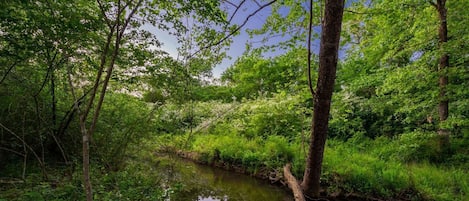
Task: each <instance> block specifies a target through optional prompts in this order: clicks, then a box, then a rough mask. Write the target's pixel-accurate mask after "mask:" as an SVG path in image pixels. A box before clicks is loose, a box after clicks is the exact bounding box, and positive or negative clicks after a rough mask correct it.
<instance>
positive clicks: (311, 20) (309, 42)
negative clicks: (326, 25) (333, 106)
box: [308, 0, 316, 97]
mask: <svg viewBox="0 0 469 201" xmlns="http://www.w3.org/2000/svg"><path fill="white" fill-rule="evenodd" d="M312 32H313V0H310V1H309V24H308V86H309V91H310V92H311V96H313V97H314V95H315V94H316V93H315V92H314V89H313V81H312V78H311V35H312Z"/></svg>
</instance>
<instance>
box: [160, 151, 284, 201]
mask: <svg viewBox="0 0 469 201" xmlns="http://www.w3.org/2000/svg"><path fill="white" fill-rule="evenodd" d="M159 160H160V161H161V162H160V165H159V168H158V170H157V171H160V172H161V173H162V175H161V176H162V178H163V181H164V182H163V188H165V189H167V191H169V194H168V195H171V197H169V196H168V197H167V199H166V200H171V201H292V200H293V199H292V198H291V196H290V194H289V193H288V192H286V191H285V189H282V188H280V187H277V186H273V185H270V184H269V183H268V182H265V181H261V180H258V179H255V178H252V177H249V176H246V175H243V174H238V173H234V172H229V171H225V170H222V169H219V168H212V167H209V166H204V165H199V164H195V163H193V162H190V161H187V160H182V159H180V158H177V157H172V156H160V158H159ZM171 192H173V193H171Z"/></svg>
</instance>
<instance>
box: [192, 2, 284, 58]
mask: <svg viewBox="0 0 469 201" xmlns="http://www.w3.org/2000/svg"><path fill="white" fill-rule="evenodd" d="M276 1H277V0H272V1H270V2H268V3H266V4H264V5H262V6H261V7H259V8H258V9H257V10H255V11H254V12H253V13H251V14H249V15H248V16H247V17H246V19H245V20H244V22H243V23H242V24H241V25H239V26H238V27H237V28H236V29H235V30H233V31H232V32H230V33H229V34H228V35H226V36H225V37H223V38H222V39H221V40H219V41H217V42H215V43H212V44H209V45H207V46H204V47H202V48H200V49H199V50H197V51H196V52H194V53H193V54H191V55H190V56H189V58H190V57H193V56H194V55H196V54H199V53H200V52H202V50H205V49H208V48H210V47H213V46H217V45H220V44H221V43H223V42H224V41H226V40H227V39H228V38H230V37H231V36H233V35H234V34H235V33H236V32H238V31H239V30H240V29H241V28H243V27H244V26H245V25H246V24H247V23H248V21H249V19H251V17H253V16H254V15H256V14H257V13H258V12H259V11H261V10H262V9H264V8H266V7H267V6H270V5H272V4H273V3H275V2H276Z"/></svg>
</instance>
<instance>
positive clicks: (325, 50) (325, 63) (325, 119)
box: [301, 0, 344, 197]
mask: <svg viewBox="0 0 469 201" xmlns="http://www.w3.org/2000/svg"><path fill="white" fill-rule="evenodd" d="M343 11H344V0H326V4H325V12H324V21H323V23H322V33H321V46H320V50H319V75H318V81H317V86H316V92H315V96H314V106H313V108H314V113H313V121H312V125H311V126H312V130H311V132H312V133H311V143H310V147H309V154H308V157H307V161H306V169H305V174H304V177H303V182H302V184H301V187H302V188H303V191H304V193H305V194H306V195H307V196H310V197H319V192H320V183H319V179H320V176H321V166H322V160H323V154H324V146H325V143H326V137H327V130H328V124H329V111H330V106H331V98H332V92H333V90H334V84H335V77H336V69H337V60H338V50H339V41H340V32H341V26H342V16H343Z"/></svg>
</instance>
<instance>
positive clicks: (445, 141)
mask: <svg viewBox="0 0 469 201" xmlns="http://www.w3.org/2000/svg"><path fill="white" fill-rule="evenodd" d="M445 4H446V0H437V1H436V4H435V5H434V6H435V7H436V9H437V11H438V16H439V19H440V28H439V30H438V37H439V46H440V49H442V48H444V47H443V46H444V44H445V43H446V42H448V26H447V22H446V7H445ZM448 66H449V56H448V53H446V52H444V53H442V55H441V57H440V61H439V64H438V74H439V87H440V93H439V103H438V116H439V119H440V126H439V128H438V134H439V135H440V142H439V149H440V151H442V153H445V152H447V151H448V150H449V132H448V130H447V129H444V128H442V126H441V124H442V122H444V121H446V119H447V118H448V110H449V109H448V102H449V101H448V97H447V95H446V87H447V85H448V75H447V68H448Z"/></svg>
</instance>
